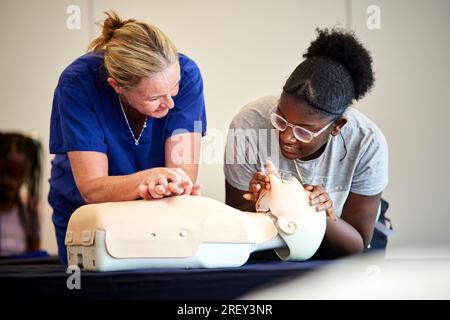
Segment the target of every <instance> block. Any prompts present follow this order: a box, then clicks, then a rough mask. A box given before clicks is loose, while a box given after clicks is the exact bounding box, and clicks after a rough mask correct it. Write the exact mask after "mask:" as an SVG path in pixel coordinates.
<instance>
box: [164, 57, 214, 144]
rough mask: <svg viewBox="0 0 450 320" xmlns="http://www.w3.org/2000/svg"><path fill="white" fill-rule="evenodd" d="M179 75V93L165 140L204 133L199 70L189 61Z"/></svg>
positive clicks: (204, 120) (204, 112)
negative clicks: (192, 133) (173, 136)
mask: <svg viewBox="0 0 450 320" xmlns="http://www.w3.org/2000/svg"><path fill="white" fill-rule="evenodd" d="M182 68H184V69H183V70H182V74H181V80H180V91H179V93H178V94H177V96H176V97H175V99H174V100H175V106H174V108H173V109H172V110H171V111H170V115H169V119H168V122H167V127H166V134H165V139H167V138H169V137H170V136H172V135H175V134H178V133H185V132H201V134H202V136H203V135H205V133H206V110H205V99H204V96H203V79H202V75H201V73H200V69H199V68H198V66H197V65H196V64H195V63H194V61H192V60H189V61H188V62H187V63H186V65H184V66H182Z"/></svg>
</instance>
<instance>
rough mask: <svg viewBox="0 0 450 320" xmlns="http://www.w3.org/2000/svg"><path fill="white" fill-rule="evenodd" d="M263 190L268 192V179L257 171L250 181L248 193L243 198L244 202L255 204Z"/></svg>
mask: <svg viewBox="0 0 450 320" xmlns="http://www.w3.org/2000/svg"><path fill="white" fill-rule="evenodd" d="M263 189H266V190H270V179H269V176H268V175H266V174H264V173H262V172H260V171H258V172H256V173H255V174H254V175H253V178H252V180H250V184H249V192H247V193H245V194H244V195H243V197H244V199H246V200H249V201H252V202H256V200H258V198H259V194H260V192H261V190H263Z"/></svg>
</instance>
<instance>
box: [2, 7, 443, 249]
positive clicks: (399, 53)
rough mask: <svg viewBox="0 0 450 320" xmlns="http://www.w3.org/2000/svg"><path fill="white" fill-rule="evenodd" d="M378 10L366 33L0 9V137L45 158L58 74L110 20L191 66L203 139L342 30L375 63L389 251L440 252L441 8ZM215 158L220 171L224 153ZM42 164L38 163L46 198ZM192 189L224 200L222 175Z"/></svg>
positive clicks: (275, 23)
mask: <svg viewBox="0 0 450 320" xmlns="http://www.w3.org/2000/svg"><path fill="white" fill-rule="evenodd" d="M377 3H378V4H379V5H380V7H381V10H382V29H381V30H379V31H370V30H368V29H367V28H366V27H365V21H366V18H367V15H366V13H365V11H366V8H367V5H368V4H372V3H369V2H367V1H351V2H350V1H345V0H339V1H334V0H327V1H314V2H313V1H306V0H301V1H299V0H296V1H294V0H282V1H273V0H271V1H267V0H266V1H257V0H246V1H238V0H231V1H219V0H209V1H208V0H192V1H175V0H166V1H163V0H161V1H156V0H154V1H144V0H141V1H137V0H135V1H132V0H129V1H119V0H109V1H107V0H98V1H89V0H84V1H79V0H73V1H59V0H53V1H52V0H43V1H42V0H40V1H37V0H36V1H31V0H29V1H26V0H16V1H13V0H7V1H5V0H2V1H1V2H0V36H1V39H2V40H3V42H2V49H3V50H2V52H1V53H0V57H1V59H0V67H1V69H0V70H2V71H1V73H0V90H1V96H2V97H3V102H4V103H3V105H2V106H1V108H0V129H1V130H5V129H8V130H9V129H20V130H25V131H29V130H32V129H35V130H37V131H38V132H39V133H40V135H41V137H42V139H43V141H44V144H45V147H46V148H45V152H46V153H48V149H47V143H48V128H49V116H50V110H51V100H52V94H53V90H54V87H55V85H56V82H57V78H58V76H59V73H60V72H61V71H62V70H63V69H64V67H65V66H66V65H67V64H69V63H70V62H71V61H72V60H73V59H74V58H75V57H77V56H78V55H81V54H83V53H84V52H85V49H86V46H87V44H88V43H89V40H90V39H91V38H92V37H93V36H94V35H95V34H97V33H98V28H97V27H95V26H94V22H95V21H98V20H101V19H103V15H102V11H105V10H108V9H115V10H116V11H117V12H118V13H119V14H120V15H121V16H123V17H126V18H128V17H134V18H138V19H141V20H145V21H147V22H149V23H152V24H155V25H157V26H159V27H160V28H161V29H162V30H163V31H164V32H165V33H167V34H168V35H169V36H170V37H171V38H172V40H173V41H174V43H175V44H176V45H177V47H178V48H179V49H180V51H181V52H184V53H186V54H188V55H189V56H191V57H192V58H194V60H195V61H196V62H197V63H198V65H199V66H200V68H201V70H202V73H203V77H204V82H205V98H206V103H207V117H208V126H209V129H210V130H211V131H212V130H213V129H216V130H219V131H218V132H223V133H224V132H225V129H226V128H227V126H228V124H229V121H230V120H231V118H232V116H233V115H234V114H235V113H236V112H237V111H238V110H239V109H240V108H241V107H242V106H243V105H244V104H246V103H248V102H249V101H251V100H252V99H254V98H256V97H258V96H261V95H266V94H271V93H274V94H277V93H279V92H280V90H281V87H282V85H283V83H284V81H285V80H286V78H287V77H288V75H289V73H290V72H291V71H292V70H293V68H294V67H295V66H296V65H297V64H298V63H299V62H300V61H301V55H302V53H303V52H304V51H305V50H306V48H307V46H308V44H309V42H310V41H311V40H312V39H313V38H314V29H315V27H323V26H335V25H340V26H345V25H347V24H350V23H351V24H352V25H353V26H354V27H355V28H356V31H357V33H358V35H359V36H360V38H361V39H362V40H363V42H364V43H365V44H366V45H367V46H368V47H369V48H370V49H371V50H372V52H373V54H374V60H375V67H376V72H377V83H376V87H375V89H374V91H373V93H372V94H371V95H369V96H368V97H367V98H366V99H364V100H363V101H362V102H361V103H360V104H358V107H359V108H361V109H362V110H363V111H364V112H365V113H367V114H368V115H369V116H370V117H371V118H373V119H374V120H375V121H376V122H377V123H378V124H379V125H380V127H381V128H382V129H383V131H384V132H385V134H386V136H387V139H388V143H389V145H390V151H391V158H390V179H391V180H390V185H389V187H388V189H387V190H386V194H385V197H386V198H387V199H388V200H390V202H391V205H392V209H391V210H390V215H391V216H392V217H393V218H394V222H395V226H396V231H397V233H396V236H395V238H394V239H393V241H392V243H394V244H402V243H408V242H410V241H413V242H417V243H422V242H438V243H439V242H440V243H443V242H447V243H448V242H450V232H448V231H449V226H450V217H449V216H448V215H447V214H446V213H449V210H448V209H447V208H446V204H445V196H446V194H445V193H446V191H447V189H448V188H447V187H446V184H445V181H446V179H445V178H448V177H449V170H448V169H447V168H446V167H445V164H446V163H449V162H450V161H449V152H448V151H447V150H445V149H444V148H445V146H446V145H448V143H447V144H446V143H445V142H446V137H448V134H447V132H446V127H445V122H446V120H447V119H448V118H449V110H448V108H447V104H445V101H444V97H445V93H444V92H446V91H447V92H448V91H449V89H450V86H449V80H448V77H447V75H446V73H448V71H449V66H450V63H449V62H448V60H447V59H446V55H445V54H446V52H448V49H449V40H448V36H446V33H447V31H448V30H449V19H447V17H446V14H447V13H450V12H449V2H448V1H446V0H443V1H438V0H435V1H428V2H425V1H414V2H413V1H401V0H396V1H377ZM71 4H75V5H79V6H80V8H81V16H82V23H81V29H80V30H68V29H67V28H66V18H67V17H68V14H66V8H67V6H69V5H71ZM350 12H351V15H348V14H349V13H350ZM5 102H6V103H5ZM425 110H427V112H425ZM420 128H424V130H426V131H423V132H421V131H419V129H420ZM212 138H213V137H212V136H210V137H208V138H207V140H206V141H205V143H206V147H207V146H208V144H209V145H210V144H211V143H212V141H210V140H211V139H212ZM208 139H209V140H208ZM218 152H219V153H220V154H218V157H217V158H218V159H219V160H221V159H222V150H218ZM49 161H50V158H49V156H46V159H45V163H46V166H45V170H44V173H45V176H46V177H45V181H44V186H45V188H44V193H45V196H46V193H47V190H48V183H47V179H48V173H49ZM199 179H200V181H201V182H202V183H204V185H205V188H204V190H203V192H204V194H205V195H207V196H211V197H213V198H216V199H219V200H223V199H224V176H223V173H222V166H221V165H220V164H218V165H212V164H203V165H202V167H201V170H200V177H199ZM424 195H425V196H424ZM43 203H44V204H45V205H44V208H43V209H44V227H43V234H44V242H43V246H44V248H46V249H48V250H50V252H56V245H55V242H54V232H53V226H52V225H51V220H50V209H49V207H48V205H47V204H46V198H45V197H44V198H43ZM428 217H431V219H429V218H428Z"/></svg>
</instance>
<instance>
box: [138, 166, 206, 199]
mask: <svg viewBox="0 0 450 320" xmlns="http://www.w3.org/2000/svg"><path fill="white" fill-rule="evenodd" d="M201 187H202V186H201V185H200V184H195V185H194V184H193V183H192V181H191V179H190V178H189V176H188V175H187V174H186V173H185V172H184V171H183V170H182V169H180V168H153V169H150V170H149V174H148V176H147V177H146V178H145V179H144V180H143V181H142V182H141V184H140V185H139V187H138V188H139V195H140V196H141V197H142V198H144V199H160V198H164V197H168V196H174V195H181V194H188V195H200V188H201Z"/></svg>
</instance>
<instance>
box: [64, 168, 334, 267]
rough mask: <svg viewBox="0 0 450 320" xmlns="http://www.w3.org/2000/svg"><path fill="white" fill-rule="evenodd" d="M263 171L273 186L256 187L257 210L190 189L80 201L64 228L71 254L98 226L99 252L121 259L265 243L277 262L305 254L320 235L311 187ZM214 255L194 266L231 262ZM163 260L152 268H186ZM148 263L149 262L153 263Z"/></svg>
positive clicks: (91, 243) (320, 216)
mask: <svg viewBox="0 0 450 320" xmlns="http://www.w3.org/2000/svg"><path fill="white" fill-rule="evenodd" d="M269 177H270V183H271V188H270V190H264V191H263V192H261V194H260V197H259V200H258V201H257V203H256V208H257V211H258V212H256V213H255V212H243V211H240V210H237V209H234V208H232V207H230V206H228V205H226V204H224V203H222V202H219V201H217V200H214V199H211V198H207V197H202V196H188V195H182V196H175V197H167V198H163V199H158V200H149V201H147V200H137V201H126V202H110V203H101V204H91V205H85V206H82V207H80V208H78V209H77V210H76V211H75V212H74V213H73V215H72V216H71V218H70V221H69V224H68V228H67V232H66V239H65V244H66V245H67V247H68V256H69V259H70V256H72V257H73V256H74V255H77V253H79V252H81V251H80V250H86V249H87V248H89V247H95V246H96V245H97V246H98V245H99V244H98V243H97V244H96V243H95V240H96V232H97V236H98V232H104V241H103V242H104V245H103V246H102V247H101V248H102V249H100V250H101V251H105V252H107V254H108V256H110V257H112V258H113V259H119V260H126V259H127V258H131V259H141V258H160V260H161V259H163V260H164V259H165V260H164V261H166V260H167V261H168V262H170V260H174V261H175V260H176V261H179V260H180V259H179V258H189V257H193V256H195V255H197V254H198V252H199V251H201V250H199V248H200V247H201V246H202V245H204V244H216V245H217V244H220V245H226V246H229V247H227V248H228V249H227V250H229V252H230V253H229V254H230V256H231V255H233V252H234V251H233V250H234V249H232V248H238V247H239V246H240V247H241V248H242V247H243V246H247V247H246V248H249V247H251V249H249V250H250V251H249V252H248V255H249V254H250V253H251V252H253V251H258V250H263V249H267V248H269V249H275V250H276V252H277V254H278V256H279V257H280V258H281V259H283V260H297V261H298V260H299V261H302V260H306V259H308V258H310V257H311V256H312V255H313V254H314V253H315V252H316V250H317V249H318V247H319V245H320V243H321V241H322V238H323V235H324V233H325V226H326V217H325V212H316V211H315V208H314V207H311V206H310V205H309V199H308V197H309V194H310V193H309V192H307V191H305V190H304V189H303V187H302V185H301V184H300V182H298V180H297V179H295V178H292V179H290V180H289V181H283V180H281V179H280V178H278V177H277V176H276V175H274V174H270V175H269ZM267 243H269V244H270V245H269V246H268V245H267ZM265 244H266V245H265ZM232 245H235V246H234V247H233V246H232ZM236 245H237V246H236ZM249 245H251V246H249ZM83 248H84V249H83ZM219 248H221V249H223V248H224V247H223V246H219ZM97 249H98V248H97ZM77 250H78V251H77ZM246 250H247V249H246ZM83 252H84V254H85V252H86V251H83ZM213 252H214V251H213ZM241 252H242V250H241ZM248 255H245V254H244V255H242V256H243V257H244V258H241V262H236V264H237V265H241V264H243V263H245V261H246V259H248ZM206 256H207V257H211V256H212V255H211V253H208V254H207V255H206ZM237 256H238V253H237V252H236V257H237ZM208 259H209V260H214V259H216V258H214V257H212V258H208ZM220 259H221V257H217V261H218V262H217V263H215V262H214V261H212V263H211V262H208V263H207V264H194V265H193V266H200V267H209V266H210V265H213V266H214V267H220V266H221V263H224V265H223V266H233V263H235V262H230V263H228V261H225V260H224V261H222V260H220ZM242 259H243V261H242ZM141 260H142V259H141ZM150 260H151V259H150ZM237 260H239V259H237ZM237 260H236V261H237ZM155 261H156V260H155ZM164 261H163V263H162V264H158V266H162V267H171V266H178V267H180V266H185V265H184V264H177V263H178V262H177V263H175V264H172V263H167V264H166V263H165V262H164ZM69 263H70V262H69ZM97 263H99V262H98V260H97ZM158 263H160V262H158ZM155 266H156V264H155ZM158 266H156V267H158ZM146 267H152V263H151V262H150V265H146ZM111 268H112V267H110V269H109V270H111ZM114 268H116V269H120V268H122V267H114ZM94 269H95V268H94ZM97 270H102V269H98V268H97ZM103 270H106V268H103Z"/></svg>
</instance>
